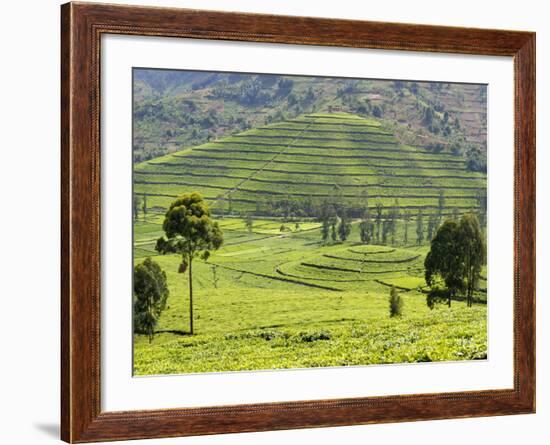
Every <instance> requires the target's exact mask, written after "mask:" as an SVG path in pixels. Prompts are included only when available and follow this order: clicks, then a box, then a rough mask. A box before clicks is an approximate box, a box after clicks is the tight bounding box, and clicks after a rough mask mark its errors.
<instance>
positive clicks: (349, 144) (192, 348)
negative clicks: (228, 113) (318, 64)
mask: <svg viewBox="0 0 550 445" xmlns="http://www.w3.org/2000/svg"><path fill="white" fill-rule="evenodd" d="M382 122H383V121H379V120H377V119H374V118H363V117H358V116H355V115H352V114H346V113H328V114H321V113H314V114H305V115H301V116H299V117H297V118H293V119H288V120H286V121H284V122H279V123H276V124H272V125H267V126H262V127H260V128H257V129H254V130H249V131H245V132H243V133H240V134H236V135H234V136H231V137H226V138H222V139H219V140H216V141H211V142H209V143H207V144H203V145H200V146H197V147H193V148H190V149H186V150H183V151H179V152H176V153H173V154H171V155H167V156H164V157H161V158H157V159H154V160H150V161H147V162H143V163H140V164H137V165H135V170H134V192H135V195H136V197H137V198H140V199H142V200H143V198H145V202H144V204H145V205H144V208H145V210H146V211H143V210H142V209H141V208H138V207H136V206H135V208H134V211H135V215H134V262H135V264H138V263H139V262H141V261H142V260H143V259H144V258H146V257H152V258H153V260H154V261H155V262H157V263H158V264H159V265H160V267H161V268H162V269H163V270H164V271H165V272H166V274H167V283H168V287H169V289H170V296H169V298H168V301H167V305H166V309H165V311H164V312H163V313H162V315H161V317H160V320H159V324H158V326H157V327H156V335H155V338H154V340H153V342H152V343H149V339H148V338H147V336H146V335H141V334H136V335H135V337H134V339H135V342H134V345H135V346H134V348H135V349H134V352H135V353H134V371H135V373H136V374H139V375H148V374H149V375H150V374H169V373H188V372H211V371H216V372H217V371H237V370H257V369H276V368H300V367H326V366H351V365H368V364H380V363H410V362H420V361H422V362H426V361H442V360H473V359H485V358H486V357H487V323H486V314H487V310H486V302H487V282H486V281H485V280H486V277H487V271H486V270H483V279H482V280H481V281H480V282H479V283H478V286H477V289H476V290H475V294H474V302H475V304H474V305H473V307H467V306H466V303H465V302H464V301H462V300H461V297H460V296H457V297H456V298H455V301H453V303H452V307H447V305H445V306H443V305H438V306H437V307H435V308H434V309H431V308H430V307H428V305H427V299H426V292H427V288H426V283H425V279H424V260H425V257H426V254H427V252H428V250H429V237H430V236H431V235H429V233H431V234H432V235H433V231H434V230H435V229H436V227H433V226H432V232H430V231H429V230H430V229H429V228H428V227H427V226H428V220H429V221H430V222H433V221H439V222H438V223H440V222H441V220H442V217H444V216H445V215H452V216H453V217H456V214H457V213H464V212H471V211H476V210H477V207H478V205H480V203H482V200H480V194H483V193H484V190H485V188H486V176H485V175H484V174H482V173H473V172H470V171H468V170H467V169H466V168H465V165H464V164H465V161H464V159H463V158H462V157H461V156H454V155H452V154H449V153H445V152H443V153H433V152H430V151H427V150H424V149H422V148H420V147H415V146H408V145H404V144H401V143H400V142H398V140H397V138H396V137H395V136H394V134H393V133H392V132H391V131H390V130H389V129H388V127H387V126H386V125H385V124H383V123H382ZM189 192H200V193H201V194H202V195H203V196H204V197H205V198H206V200H207V201H208V204H209V206H210V207H211V208H212V209H213V211H214V216H213V217H214V219H215V220H216V221H217V222H218V223H219V225H220V228H221V230H222V231H223V238H224V242H223V245H222V246H221V248H220V249H219V250H217V251H213V252H212V254H211V256H210V257H209V258H208V260H207V261H203V260H200V259H198V258H197V259H196V260H195V261H194V262H193V289H194V297H193V304H194V314H195V315H194V318H193V323H194V326H195V334H194V335H188V334H187V332H188V323H189V318H188V317H189V312H188V310H189V293H188V285H189V282H188V279H189V278H188V274H180V273H178V269H179V267H180V263H181V256H180V255H175V254H167V255H159V254H158V253H157V252H156V251H155V244H156V241H157V239H158V238H159V237H161V236H162V235H163V230H162V222H163V219H164V212H165V209H166V207H167V206H169V204H170V203H171V202H172V201H173V200H174V198H175V197H177V196H179V195H181V194H183V193H189ZM142 202H143V201H142ZM327 202H328V203H329V205H328V206H327V207H333V208H334V209H333V210H334V211H335V213H333V214H332V215H331V218H332V220H337V219H339V220H340V226H342V225H343V221H344V218H348V222H349V233H348V234H347V237H341V236H339V235H337V234H336V229H335V223H333V226H332V230H333V233H332V234H331V236H325V237H322V233H323V227H324V224H325V222H326V219H322V218H320V217H319V211H320V209H322V208H323V206H324V205H325V204H326V203H327ZM380 205H381V206H382V208H383V211H384V217H383V218H380V220H376V219H375V215H376V214H377V212H378V211H379V210H380V207H379V206H380ZM366 207H368V208H369V210H370V214H371V221H372V223H371V224H373V225H372V227H373V231H374V232H377V231H378V230H379V229H380V227H379V226H380V225H382V226H383V225H384V224H386V223H387V222H388V221H389V222H391V223H392V224H393V232H391V233H390V236H389V237H385V236H381V237H380V236H378V235H379V234H376V237H375V236H374V233H373V236H372V238H371V240H370V241H369V243H368V244H366V243H365V242H364V241H363V240H362V238H361V227H362V226H361V225H362V224H363V223H364V222H365V220H364V219H363V218H364V210H365V208H366ZM136 209H137V210H136ZM342 209H345V210H344V211H343V210H342ZM391 209H397V210H398V212H397V213H392V212H391V211H390V210H391ZM346 214H347V216H346ZM396 214H397V216H395V215H396ZM418 214H421V215H426V216H429V217H427V218H424V217H423V218H424V223H423V225H422V224H420V222H421V221H422V219H423V218H420V217H418V216H417V215H418ZM336 215H337V216H336ZM392 215H393V216H392ZM405 215H411V219H407V218H406V217H405ZM436 216H439V218H436ZM385 218H387V219H385ZM391 218H393V219H391ZM377 225H378V227H377ZM363 227H364V226H363ZM377 229H378V230H377ZM382 231H383V230H382ZM418 232H420V233H421V234H422V237H417V236H416V234H417V233H418ZM392 287H395V289H397V290H398V292H399V293H400V295H401V296H402V298H403V301H404V311H403V314H402V316H399V317H390V315H389V311H388V295H389V292H390V289H391V288H392Z"/></svg>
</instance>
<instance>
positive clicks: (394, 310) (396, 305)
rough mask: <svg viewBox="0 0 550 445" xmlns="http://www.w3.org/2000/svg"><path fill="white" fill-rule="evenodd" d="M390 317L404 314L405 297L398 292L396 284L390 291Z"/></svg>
mask: <svg viewBox="0 0 550 445" xmlns="http://www.w3.org/2000/svg"><path fill="white" fill-rule="evenodd" d="M389 301H390V317H401V315H402V314H403V298H401V295H399V294H398V293H397V290H396V289H395V287H394V286H392V287H391V291H390V300H389Z"/></svg>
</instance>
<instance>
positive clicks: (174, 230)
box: [156, 192, 223, 334]
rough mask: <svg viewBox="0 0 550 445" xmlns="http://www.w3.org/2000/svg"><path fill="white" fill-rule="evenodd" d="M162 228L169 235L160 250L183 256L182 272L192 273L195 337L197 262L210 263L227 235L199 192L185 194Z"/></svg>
mask: <svg viewBox="0 0 550 445" xmlns="http://www.w3.org/2000/svg"><path fill="white" fill-rule="evenodd" d="M162 229H163V230H164V233H165V236H163V237H161V238H159V239H158V240H157V244H156V250H157V251H158V252H159V253H161V254H167V253H176V254H179V255H181V264H180V267H179V270H178V271H179V272H180V273H184V272H185V271H186V270H188V271H189V332H190V334H193V333H194V331H193V260H194V259H195V258H201V259H203V260H207V259H208V257H209V256H210V252H211V251H212V250H217V249H219V248H220V246H221V245H222V244H223V233H222V230H221V229H220V227H219V225H218V223H217V222H215V221H213V220H212V218H211V213H210V209H209V208H208V205H207V204H206V202H205V201H204V199H203V197H202V196H201V195H200V194H199V193H195V192H194V193H188V194H184V195H181V196H180V197H179V198H177V199H176V200H175V201H174V202H173V203H172V204H171V205H170V207H169V208H168V211H167V212H166V215H165V217H164V222H163V224H162Z"/></svg>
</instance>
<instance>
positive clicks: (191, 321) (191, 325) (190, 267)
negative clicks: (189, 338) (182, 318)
mask: <svg viewBox="0 0 550 445" xmlns="http://www.w3.org/2000/svg"><path fill="white" fill-rule="evenodd" d="M189 333H190V334H191V335H193V259H192V258H189Z"/></svg>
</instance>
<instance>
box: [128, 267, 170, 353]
mask: <svg viewBox="0 0 550 445" xmlns="http://www.w3.org/2000/svg"><path fill="white" fill-rule="evenodd" d="M169 293H170V292H169V290H168V287H167V284H166V273H165V272H164V271H163V270H162V269H161V268H160V266H159V265H158V264H157V263H156V262H154V261H153V260H151V258H146V259H145V260H144V261H143V262H142V263H140V264H137V265H136V266H134V331H135V332H137V333H140V334H146V335H147V337H148V339H149V343H151V341H152V340H153V336H154V333H155V327H156V326H157V324H158V320H159V317H160V315H161V313H162V311H163V310H164V309H165V307H166V300H167V299H168V295H169Z"/></svg>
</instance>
